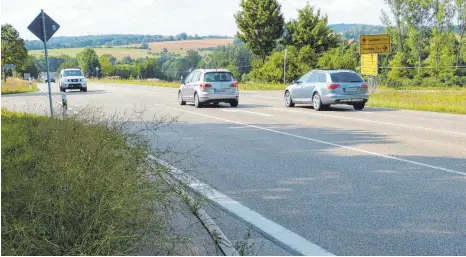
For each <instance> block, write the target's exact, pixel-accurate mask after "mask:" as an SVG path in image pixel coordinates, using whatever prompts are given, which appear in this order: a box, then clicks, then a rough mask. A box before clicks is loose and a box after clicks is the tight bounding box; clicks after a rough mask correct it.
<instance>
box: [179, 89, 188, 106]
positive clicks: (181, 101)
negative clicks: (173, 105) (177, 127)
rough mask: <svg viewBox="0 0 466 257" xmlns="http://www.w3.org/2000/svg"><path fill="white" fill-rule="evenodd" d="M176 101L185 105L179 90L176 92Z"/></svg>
mask: <svg viewBox="0 0 466 257" xmlns="http://www.w3.org/2000/svg"><path fill="white" fill-rule="evenodd" d="M178 103H179V104H180V105H185V104H186V102H185V101H183V97H182V95H181V91H180V92H178Z"/></svg>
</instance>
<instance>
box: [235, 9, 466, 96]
mask: <svg viewBox="0 0 466 257" xmlns="http://www.w3.org/2000/svg"><path fill="white" fill-rule="evenodd" d="M385 2H386V4H387V5H388V6H389V9H388V10H383V11H382V14H381V21H382V22H383V25H384V31H383V32H384V33H389V34H390V35H391V38H392V45H393V50H392V52H391V53H390V54H389V55H379V59H380V60H379V63H381V67H380V69H379V74H380V78H381V80H382V81H383V83H385V84H386V85H388V86H393V87H400V86H438V85H446V86H455V85H457V86H463V85H464V84H465V83H466V79H465V77H464V75H465V73H466V69H465V63H466V47H464V43H465V33H466V0H386V1H385ZM389 13H390V14H391V15H389ZM390 16H391V17H392V18H390ZM235 20H236V23H237V25H238V29H239V32H238V34H237V37H238V38H240V39H241V40H243V41H244V42H245V44H246V46H247V47H248V48H249V49H250V50H251V51H252V52H253V53H254V56H255V58H254V60H253V68H252V71H251V73H250V74H248V76H249V77H250V78H252V79H255V80H262V81H269V82H279V81H282V77H283V62H284V49H287V51H288V56H289V57H288V60H289V62H290V63H289V64H288V67H289V68H288V69H287V71H286V73H287V78H289V79H290V80H291V79H296V78H297V77H299V76H300V75H301V74H303V73H305V72H307V71H309V70H310V69H316V68H319V69H351V70H356V71H359V70H360V55H359V51H358V47H359V43H358V42H356V43H354V42H348V41H346V40H345V38H344V37H342V34H341V32H340V33H337V32H336V31H334V30H333V29H332V28H331V26H329V25H328V19H327V16H326V15H325V14H322V13H321V11H320V9H318V8H317V7H315V6H311V5H310V4H309V3H308V4H307V5H306V6H305V7H304V8H303V9H300V10H298V18H297V19H293V20H290V21H288V22H285V21H284V18H283V14H282V12H281V6H280V4H279V3H278V1H276V0H242V1H241V3H240V10H239V11H238V13H237V14H236V15H235ZM334 27H335V26H334ZM337 28H338V27H337ZM379 29H380V28H377V27H376V28H374V31H373V32H372V33H380V32H382V31H380V30H379ZM359 34H361V32H359V33H358V31H354V35H355V36H356V35H359ZM347 36H352V34H351V35H347Z"/></svg>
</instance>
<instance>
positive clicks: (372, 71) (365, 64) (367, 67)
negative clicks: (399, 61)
mask: <svg viewBox="0 0 466 257" xmlns="http://www.w3.org/2000/svg"><path fill="white" fill-rule="evenodd" d="M378 67H379V58H378V55H377V54H361V74H363V75H373V76H377V74H378V72H379V69H378Z"/></svg>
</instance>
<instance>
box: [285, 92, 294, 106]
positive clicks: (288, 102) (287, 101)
mask: <svg viewBox="0 0 466 257" xmlns="http://www.w3.org/2000/svg"><path fill="white" fill-rule="evenodd" d="M285 105H286V107H294V103H293V99H291V93H290V91H288V90H287V91H286V92H285Z"/></svg>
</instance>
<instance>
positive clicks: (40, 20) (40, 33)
mask: <svg viewBox="0 0 466 257" xmlns="http://www.w3.org/2000/svg"><path fill="white" fill-rule="evenodd" d="M59 28H60V25H58V23H56V22H55V21H54V20H52V18H50V17H49V16H48V15H47V14H45V12H44V10H40V14H39V15H38V16H37V17H36V18H35V19H34V20H33V21H32V22H31V24H29V26H28V29H29V31H31V32H32V33H33V34H34V35H36V36H37V37H38V38H39V39H40V40H41V41H42V42H44V50H45V65H46V67H47V84H48V89H49V105H50V117H51V118H52V119H53V105H52V91H51V88H50V71H49V70H50V67H49V57H48V51H47V41H48V40H49V39H50V38H51V37H52V36H53V35H54V34H55V32H57V30H58V29H59Z"/></svg>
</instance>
